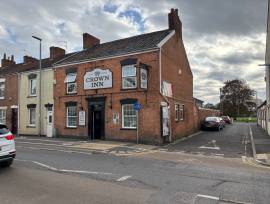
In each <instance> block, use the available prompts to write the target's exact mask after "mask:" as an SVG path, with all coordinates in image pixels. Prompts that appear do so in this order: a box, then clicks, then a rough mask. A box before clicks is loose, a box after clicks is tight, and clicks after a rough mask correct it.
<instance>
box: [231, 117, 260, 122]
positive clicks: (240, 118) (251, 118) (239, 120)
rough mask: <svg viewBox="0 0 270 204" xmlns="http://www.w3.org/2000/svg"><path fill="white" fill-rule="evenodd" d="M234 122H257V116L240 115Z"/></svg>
mask: <svg viewBox="0 0 270 204" xmlns="http://www.w3.org/2000/svg"><path fill="white" fill-rule="evenodd" d="M234 122H245V123H248V122H251V123H253V122H257V118H255V117H238V118H236V120H235V121H234Z"/></svg>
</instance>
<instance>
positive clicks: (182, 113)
mask: <svg viewBox="0 0 270 204" xmlns="http://www.w3.org/2000/svg"><path fill="white" fill-rule="evenodd" d="M184 117H185V113H184V105H180V106H179V120H184Z"/></svg>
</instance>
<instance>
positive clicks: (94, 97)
mask: <svg viewBox="0 0 270 204" xmlns="http://www.w3.org/2000/svg"><path fill="white" fill-rule="evenodd" d="M83 48H84V49H83V50H82V51H80V52H78V53H76V54H73V55H71V56H69V57H67V58H65V59H63V60H61V61H60V62H58V63H56V64H55V65H54V70H55V72H54V80H55V82H56V83H55V84H54V118H55V120H54V121H55V124H54V126H55V128H56V133H57V135H58V136H59V137H61V136H62V137H63V136H65V137H83V138H89V139H108V140H127V141H136V140H137V139H138V140H139V142H144V143H157V144H161V143H163V142H168V141H173V140H175V139H177V138H179V137H182V136H184V135H187V134H190V133H192V132H194V131H195V130H196V128H197V126H196V125H195V124H197V121H194V117H193V115H194V102H193V98H192V97H193V76H192V72H191V69H190V66H189V62H188V59H187V55H186V51H185V47H184V43H183V39H182V23H181V21H180V19H179V16H178V10H177V9H171V11H170V13H169V14H168V28H167V29H165V30H161V31H157V32H153V33H147V34H143V35H138V36H134V37H130V38H125V39H120V40H116V41H112V42H107V43H100V40H99V39H98V38H96V37H94V36H92V35H90V34H87V33H85V34H83ZM134 104H136V105H134ZM134 106H136V107H137V108H140V107H141V109H140V110H139V111H138V112H137V111H136V110H135V109H134ZM137 131H138V135H137Z"/></svg>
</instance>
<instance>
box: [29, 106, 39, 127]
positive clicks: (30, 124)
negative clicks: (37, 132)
mask: <svg viewBox="0 0 270 204" xmlns="http://www.w3.org/2000/svg"><path fill="white" fill-rule="evenodd" d="M31 110H34V113H35V114H34V115H35V120H34V123H31V121H32V120H31V119H32V118H31ZM36 114H37V113H36V108H28V126H30V127H36Z"/></svg>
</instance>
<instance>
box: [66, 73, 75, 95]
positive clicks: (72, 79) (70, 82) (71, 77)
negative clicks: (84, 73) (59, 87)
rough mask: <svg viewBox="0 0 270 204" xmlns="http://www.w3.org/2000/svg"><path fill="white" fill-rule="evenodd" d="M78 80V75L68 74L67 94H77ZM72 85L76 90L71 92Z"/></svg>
mask: <svg viewBox="0 0 270 204" xmlns="http://www.w3.org/2000/svg"><path fill="white" fill-rule="evenodd" d="M76 78H77V73H76V72H72V73H67V75H66V78H65V81H64V83H65V84H66V89H67V90H66V92H67V94H76V93H77V83H76ZM71 85H75V86H74V87H75V88H74V90H72V91H69V90H68V88H69V87H70V86H71Z"/></svg>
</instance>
